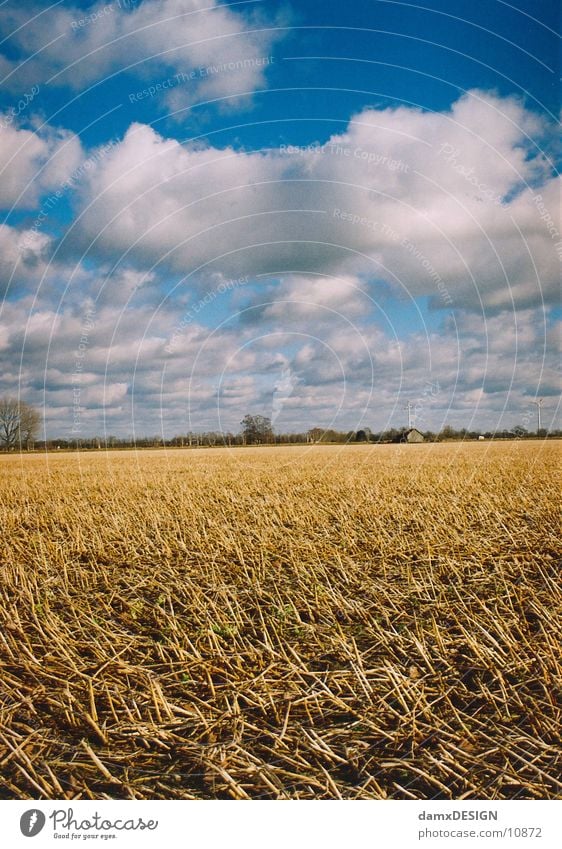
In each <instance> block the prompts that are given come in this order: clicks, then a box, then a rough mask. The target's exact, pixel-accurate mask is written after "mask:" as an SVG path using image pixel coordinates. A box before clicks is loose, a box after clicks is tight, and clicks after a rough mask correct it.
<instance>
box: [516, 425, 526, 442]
mask: <svg viewBox="0 0 562 849" xmlns="http://www.w3.org/2000/svg"><path fill="white" fill-rule="evenodd" d="M513 433H514V434H515V436H518V437H519V438H520V439H521V438H522V437H524V436H527V434H528V433H529V431H528V430H527V428H526V427H523V425H515V427H514V428H513Z"/></svg>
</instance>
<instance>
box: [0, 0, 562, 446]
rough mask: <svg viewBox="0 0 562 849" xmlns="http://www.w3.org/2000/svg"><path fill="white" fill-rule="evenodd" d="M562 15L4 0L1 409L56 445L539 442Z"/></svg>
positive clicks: (547, 410) (550, 401)
mask: <svg viewBox="0 0 562 849" xmlns="http://www.w3.org/2000/svg"><path fill="white" fill-rule="evenodd" d="M557 6H558V4H556V3H554V2H546V0H542V2H533V3H530V2H519V3H506V2H500V0H489V2H486V3H480V4H473V3H468V2H460V0H459V1H458V2H454V0H448V2H445V0H426V2H423V3H418V2H413V3H402V2H390V0H378V2H374V0H369V2H367V0H358V2H354V3H351V4H343V3H341V2H339V3H335V2H328V3H323V4H321V5H320V4H317V3H315V2H311V1H310V2H298V3H293V4H291V3H287V2H283V3H276V2H273V0H267V2H250V3H236V4H230V5H229V4H220V3H216V2H211V0H209V2H207V0H206V2H204V3H203V2H197V0H143V2H133V0H114V2H108V3H101V2H96V3H86V2H82V3H79V2H59V3H55V4H46V3H35V4H34V3H29V4H26V5H25V7H24V8H22V5H21V4H20V3H17V2H11V0H8V2H7V3H5V4H3V5H2V7H0V37H1V38H2V39H3V41H2V43H1V45H0V75H1V76H2V79H3V85H2V95H1V100H0V113H1V117H0V205H1V216H2V219H1V229H0V249H1V252H0V290H1V292H2V295H3V302H2V305H1V311H0V357H2V360H3V363H2V365H3V368H2V375H3V377H2V385H1V386H0V393H1V394H11V395H18V396H20V397H22V398H23V399H24V400H27V401H29V402H30V403H34V404H37V405H38V406H41V408H42V409H43V411H44V419H45V428H46V433H47V434H48V435H49V436H60V437H67V438H68V437H73V438H77V437H79V436H87V435H91V434H94V433H100V434H101V433H103V432H104V430H105V431H106V432H109V433H114V434H118V435H125V434H130V433H132V432H133V431H134V432H135V433H137V434H146V433H149V434H153V433H163V434H164V435H165V436H166V437H169V436H172V435H174V434H176V433H181V432H185V431H186V430H187V429H188V427H191V428H193V429H196V430H198V429H213V430H216V429H223V430H227V429H228V430H233V431H236V430H237V429H238V427H239V422H240V419H241V418H242V416H243V415H244V414H245V413H247V412H255V413H262V414H265V415H270V416H272V417H273V418H274V419H275V422H274V424H275V426H276V429H278V430H286V429H287V430H288V429H291V430H294V429H306V428H307V427H310V426H315V425H317V426H335V427H341V428H342V429H346V430H347V429H350V428H353V427H356V426H359V424H367V425H369V426H371V427H372V429H373V430H379V429H382V428H385V427H389V426H391V425H394V426H398V425H400V424H403V423H404V419H405V414H404V405H405V403H406V401H407V400H409V399H413V400H414V401H416V402H417V424H418V426H420V427H422V428H424V429H425V428H432V429H439V428H440V427H442V426H443V425H444V424H446V423H451V424H453V425H456V426H467V427H481V428H482V429H494V428H496V427H502V428H503V427H510V426H513V425H515V424H518V423H523V424H526V423H528V425H529V427H532V421H531V418H530V416H529V411H530V410H533V409H534V407H533V405H532V401H533V400H534V399H535V398H536V397H542V396H544V397H545V399H546V400H545V404H544V407H543V421H544V422H545V423H546V424H554V425H556V426H559V424H558V420H557V419H556V412H557V409H558V398H559V376H558V355H559V343H560V324H559V322H560V310H559V286H558V281H559V273H560V255H561V253H562V241H561V240H562V236H561V235H560V230H561V227H560V221H559V177H558V170H557V168H558V166H559V150H558V147H557V145H558V140H559V123H558V119H559V83H558V81H559V76H560V73H559V35H558V33H557V29H558V20H557ZM80 346H82V347H80ZM428 387H430V388H428Z"/></svg>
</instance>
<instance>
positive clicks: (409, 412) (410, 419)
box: [404, 401, 414, 430]
mask: <svg viewBox="0 0 562 849" xmlns="http://www.w3.org/2000/svg"><path fill="white" fill-rule="evenodd" d="M413 406H414V405H413V404H412V402H411V401H408V403H407V404H406V406H405V407H404V409H405V410H408V430H411V429H412V407H413Z"/></svg>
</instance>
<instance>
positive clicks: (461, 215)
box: [79, 91, 562, 310]
mask: <svg viewBox="0 0 562 849" xmlns="http://www.w3.org/2000/svg"><path fill="white" fill-rule="evenodd" d="M552 132H553V130H552V128H551V127H549V126H548V125H546V124H545V123H544V122H543V121H542V119H540V118H538V117H537V116H536V115H535V114H534V113H532V112H530V111H529V110H527V109H525V108H524V106H523V105H522V104H521V103H520V102H519V101H517V100H516V99H514V98H500V97H497V96H494V95H491V94H483V93H481V92H478V91H474V92H471V93H469V94H468V95H466V96H463V97H462V98H460V99H459V101H457V102H456V103H455V104H453V106H452V108H451V110H450V111H449V112H447V113H430V112H423V111H421V110H419V109H413V108H409V107H400V108H389V109H380V110H374V109H366V110H364V111H363V112H361V113H360V114H358V115H356V116H355V117H354V118H353V119H352V120H351V121H350V123H349V126H348V128H347V130H346V131H345V132H344V133H341V134H339V135H337V136H332V137H331V138H330V139H328V141H327V142H325V143H324V144H322V145H316V146H308V147H306V148H296V147H291V146H286V147H281V148H277V149H273V150H268V151H262V152H245V151H237V150H234V149H231V148H224V149H218V148H214V147H211V146H201V145H194V144H187V145H182V144H180V143H179V142H178V141H176V140H174V139H169V138H168V139H167V138H164V137H162V136H161V135H159V134H158V133H157V132H156V131H155V130H154V129H152V128H151V127H148V126H145V125H142V124H134V125H132V126H131V127H130V129H129V131H128V132H127V134H126V135H125V137H124V139H123V141H122V142H121V143H120V144H119V145H118V146H117V147H116V148H115V149H114V150H112V151H111V152H110V153H109V154H108V155H107V156H106V157H105V158H104V160H103V161H101V162H100V163H98V165H97V166H96V168H95V169H93V170H92V171H91V172H90V173H89V174H88V175H87V178H86V181H85V183H84V186H83V189H82V205H83V208H84V209H85V210H86V211H85V213H84V215H83V217H82V219H81V223H80V232H79V236H80V249H81V250H88V248H89V246H90V244H91V245H92V251H93V252H94V253H98V255H102V256H109V255H112V256H114V255H116V254H117V255H119V256H124V257H126V258H127V259H129V260H133V261H135V262H137V263H139V264H141V265H142V264H144V265H146V264H147V263H150V264H159V263H163V264H165V265H166V266H167V267H172V268H173V269H174V270H175V271H176V272H180V273H183V274H185V275H186V276H191V277H197V276H199V277H203V276H204V274H205V273H209V272H211V271H212V272H213V273H217V272H220V273H223V274H227V275H239V274H244V273H248V274H250V275H258V274H275V273H276V272H278V271H295V272H296V271H299V270H300V271H315V272H317V273H321V274H327V275H330V274H352V275H355V274H361V275H363V276H365V277H369V278H370V279H371V280H372V281H376V280H379V281H381V280H382V281H386V282H387V283H388V284H389V285H391V286H392V287H393V289H394V292H395V293H396V294H397V295H398V296H400V295H401V294H402V295H403V296H407V297H420V296H428V297H429V298H431V301H432V304H433V305H434V306H435V307H436V308H439V307H450V306H451V305H453V304H454V306H456V307H457V308H463V307H471V308H477V309H479V308H480V307H481V305H482V304H484V306H486V307H488V308H490V309H495V310H501V309H504V308H507V307H510V306H511V305H513V304H516V305H517V306H529V305H531V304H533V303H536V302H537V301H540V300H541V299H544V300H545V301H550V300H552V299H553V298H556V297H557V294H558V285H557V281H558V274H559V264H560V263H559V252H560V250H561V249H562V244H561V243H560V240H561V238H562V237H561V236H560V232H559V229H560V224H559V222H558V223H557V209H556V205H555V204H556V198H557V191H558V190H559V185H560V182H559V178H557V177H555V176H553V172H552V167H551V165H550V163H549V161H548V159H547V157H546V156H545V155H544V154H543V153H541V144H543V145H547V144H548V139H549V137H550V135H551V134H552ZM547 216H548V217H549V219H547ZM549 220H550V224H549Z"/></svg>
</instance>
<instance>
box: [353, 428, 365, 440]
mask: <svg viewBox="0 0 562 849" xmlns="http://www.w3.org/2000/svg"><path fill="white" fill-rule="evenodd" d="M355 441H356V442H367V433H366V431H364V430H358V431H357V433H356V434H355Z"/></svg>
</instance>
